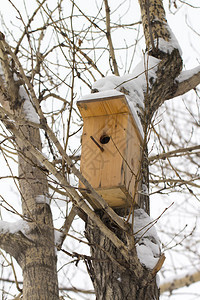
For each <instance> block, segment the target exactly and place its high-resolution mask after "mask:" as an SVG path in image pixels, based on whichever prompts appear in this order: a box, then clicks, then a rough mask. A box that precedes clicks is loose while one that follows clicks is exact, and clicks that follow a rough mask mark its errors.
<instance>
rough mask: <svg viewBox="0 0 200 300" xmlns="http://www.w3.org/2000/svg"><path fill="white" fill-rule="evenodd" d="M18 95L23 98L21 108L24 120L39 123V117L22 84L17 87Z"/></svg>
mask: <svg viewBox="0 0 200 300" xmlns="http://www.w3.org/2000/svg"><path fill="white" fill-rule="evenodd" d="M19 95H20V97H21V99H23V100H24V103H23V110H24V114H25V118H26V120H28V121H30V122H33V123H36V124H40V121H39V117H38V115H37V113H36V111H35V108H34V107H33V104H32V102H31V100H30V98H29V96H28V94H27V92H26V90H25V88H24V87H23V86H20V87H19Z"/></svg>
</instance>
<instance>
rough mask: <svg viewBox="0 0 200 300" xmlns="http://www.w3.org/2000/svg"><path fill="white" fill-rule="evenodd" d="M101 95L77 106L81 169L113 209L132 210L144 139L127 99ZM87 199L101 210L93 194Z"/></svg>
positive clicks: (136, 195) (82, 101) (136, 191)
mask: <svg viewBox="0 0 200 300" xmlns="http://www.w3.org/2000/svg"><path fill="white" fill-rule="evenodd" d="M98 94H99V98H98ZM101 95H102V93H96V94H94V95H93V94H91V95H89V99H84V100H80V101H78V103H77V106H78V108H79V111H80V113H81V115H82V117H83V122H84V126H83V134H82V153H81V166H80V169H81V172H82V174H83V176H84V177H85V178H86V179H87V180H88V181H89V182H90V184H91V185H92V187H93V188H94V189H95V190H96V191H97V192H98V193H99V194H100V195H101V196H102V197H103V198H104V200H105V201H106V202H107V203H108V204H109V205H110V206H111V207H115V208H117V207H130V206H132V205H133V202H136V203H137V201H138V187H139V184H140V183H139V180H140V178H139V177H140V176H139V174H140V167H141V165H140V161H141V152H142V147H141V144H142V141H143V139H142V136H141V133H140V131H139V129H138V127H137V125H136V121H135V119H134V116H133V114H132V111H131V110H130V107H129V104H128V102H127V100H126V97H125V96H124V95H123V94H120V95H119V94H117V95H116V94H115V95H113V96H111V97H105V96H104V97H103V98H102V97H100V96H101ZM92 97H94V99H93V98H92ZM79 186H80V187H81V188H84V185H83V184H82V183H81V182H80V184H79ZM85 197H86V199H88V201H89V202H90V204H91V205H92V206H93V207H94V208H95V209H97V208H100V207H99V205H98V203H97V202H96V200H95V199H91V196H90V194H88V195H87V193H86V195H85Z"/></svg>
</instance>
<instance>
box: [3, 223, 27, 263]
mask: <svg viewBox="0 0 200 300" xmlns="http://www.w3.org/2000/svg"><path fill="white" fill-rule="evenodd" d="M29 230H30V229H29V225H28V222H26V221H25V220H19V221H17V222H14V223H10V222H6V221H0V247H1V248H2V249H3V250H4V251H6V252H7V253H9V254H10V255H11V256H13V257H14V258H15V259H16V260H18V257H19V256H20V255H21V253H22V252H23V251H24V249H25V248H27V247H28V246H30V244H31V245H32V241H31V240H30V239H29V238H28V232H29Z"/></svg>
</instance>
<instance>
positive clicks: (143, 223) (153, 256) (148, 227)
mask: <svg viewBox="0 0 200 300" xmlns="http://www.w3.org/2000/svg"><path fill="white" fill-rule="evenodd" d="M129 222H130V223H131V224H132V220H131V219H130V220H129ZM133 232H134V235H135V240H136V250H137V255H138V258H139V260H140V262H141V264H142V265H144V266H145V267H146V268H148V269H153V268H154V267H155V266H156V264H157V262H158V260H159V257H160V255H161V249H160V240H159V237H158V235H157V232H156V229H155V226H154V225H152V219H151V218H150V217H149V215H148V214H147V213H146V212H145V211H144V210H143V209H141V208H140V209H136V210H135V211H134V223H133Z"/></svg>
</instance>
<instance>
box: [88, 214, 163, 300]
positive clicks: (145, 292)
mask: <svg viewBox="0 0 200 300" xmlns="http://www.w3.org/2000/svg"><path fill="white" fill-rule="evenodd" d="M98 214H99V215H100V216H101V219H102V220H103V222H104V223H105V224H106V225H107V226H108V227H109V228H110V229H111V230H112V231H113V234H116V235H117V236H119V237H120V238H121V239H122V240H123V242H124V243H125V244H126V240H127V237H126V234H125V232H124V231H122V230H119V228H117V227H116V226H115V224H114V223H113V222H112V221H111V220H110V219H108V218H107V217H106V215H104V214H103V213H102V211H101V212H100V211H99V212H98ZM129 234H130V233H129ZM86 238H87V239H88V241H89V243H90V245H91V246H90V249H91V255H92V261H90V262H88V264H87V266H88V271H89V274H90V278H91V280H92V282H93V284H94V288H95V294H96V299H97V300H110V299H113V300H122V299H127V300H133V299H137V300H151V299H159V289H158V287H157V284H156V277H155V276H151V275H150V274H151V271H150V270H147V269H146V268H144V267H142V266H141V265H140V263H139V261H138V259H137V253H136V249H135V247H133V248H132V249H131V250H130V251H129V261H125V260H124V257H122V256H121V254H120V252H119V250H118V249H117V248H116V247H115V246H114V245H113V244H112V243H111V242H110V240H109V239H108V238H106V237H105V236H104V235H103V234H102V232H101V230H100V229H99V228H98V227H97V226H95V224H94V223H93V222H92V221H91V220H88V222H87V225H86ZM149 275H150V276H149ZM148 278H150V279H149V280H148Z"/></svg>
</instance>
